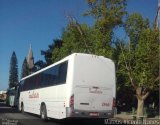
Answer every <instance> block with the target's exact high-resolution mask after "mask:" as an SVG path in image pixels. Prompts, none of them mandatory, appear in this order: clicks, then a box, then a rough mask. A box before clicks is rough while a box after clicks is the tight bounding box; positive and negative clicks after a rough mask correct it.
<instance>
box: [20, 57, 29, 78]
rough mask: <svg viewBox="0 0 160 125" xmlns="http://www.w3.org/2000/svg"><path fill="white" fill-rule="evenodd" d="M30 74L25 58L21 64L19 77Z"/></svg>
mask: <svg viewBox="0 0 160 125" xmlns="http://www.w3.org/2000/svg"><path fill="white" fill-rule="evenodd" d="M29 74H30V71H29V68H28V64H27V59H26V58H25V59H24V61H23V64H22V71H21V78H23V77H26V76H28V75H29Z"/></svg>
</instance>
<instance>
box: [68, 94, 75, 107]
mask: <svg viewBox="0 0 160 125" xmlns="http://www.w3.org/2000/svg"><path fill="white" fill-rule="evenodd" d="M69 105H70V107H73V106H74V95H72V96H71V97H70V102H69Z"/></svg>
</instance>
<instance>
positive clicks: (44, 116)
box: [41, 104, 48, 121]
mask: <svg viewBox="0 0 160 125" xmlns="http://www.w3.org/2000/svg"><path fill="white" fill-rule="evenodd" d="M41 119H42V120H43V121H47V120H48V119H47V110H46V106H45V104H43V105H42V106H41Z"/></svg>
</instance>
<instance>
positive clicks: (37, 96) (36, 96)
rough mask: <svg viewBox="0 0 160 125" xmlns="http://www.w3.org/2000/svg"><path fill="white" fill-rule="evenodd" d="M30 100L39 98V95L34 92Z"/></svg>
mask: <svg viewBox="0 0 160 125" xmlns="http://www.w3.org/2000/svg"><path fill="white" fill-rule="evenodd" d="M29 98H31V99H32V98H39V93H34V92H32V94H29Z"/></svg>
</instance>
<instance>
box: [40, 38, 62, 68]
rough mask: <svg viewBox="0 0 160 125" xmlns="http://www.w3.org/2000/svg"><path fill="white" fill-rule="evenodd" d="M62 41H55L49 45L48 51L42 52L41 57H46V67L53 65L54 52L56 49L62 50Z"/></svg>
mask: <svg viewBox="0 0 160 125" xmlns="http://www.w3.org/2000/svg"><path fill="white" fill-rule="evenodd" d="M62 42H63V41H62V40H60V39H54V40H53V43H52V44H50V45H48V49H47V50H41V55H43V56H44V58H45V61H46V62H45V63H46V64H45V65H46V66H48V65H51V64H52V63H53V61H52V52H53V50H54V49H55V48H60V47H61V46H62Z"/></svg>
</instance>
